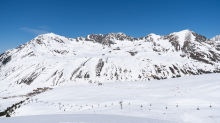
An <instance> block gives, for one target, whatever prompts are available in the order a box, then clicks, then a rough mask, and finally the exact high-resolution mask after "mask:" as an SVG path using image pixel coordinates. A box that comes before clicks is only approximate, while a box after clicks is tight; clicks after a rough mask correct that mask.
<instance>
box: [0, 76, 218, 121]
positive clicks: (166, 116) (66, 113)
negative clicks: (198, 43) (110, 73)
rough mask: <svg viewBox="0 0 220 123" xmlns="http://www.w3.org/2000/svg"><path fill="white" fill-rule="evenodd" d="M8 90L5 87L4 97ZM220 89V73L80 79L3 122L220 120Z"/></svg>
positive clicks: (24, 89)
mask: <svg viewBox="0 0 220 123" xmlns="http://www.w3.org/2000/svg"><path fill="white" fill-rule="evenodd" d="M37 86H38V84H34V83H33V84H31V85H26V86H25V85H24V86H23V87H22V88H20V87H19V86H17V87H14V88H15V90H16V89H17V90H19V93H20V94H22V93H27V92H30V91H32V89H33V88H36V87H37ZM8 93H10V92H2V93H0V97H4V96H7V95H8ZM11 93H13V94H16V93H14V92H13V91H12V92H11ZM219 93H220V76H219V74H218V73H215V74H203V75H196V76H188V77H181V78H171V79H165V80H153V81H130V82H129V81H126V82H103V85H100V86H98V85H97V83H91V84H88V83H85V82H84V83H83V82H76V83H72V84H68V85H64V86H57V87H55V88H54V89H53V90H49V91H46V92H43V93H41V94H38V95H36V96H33V97H32V98H30V99H28V100H26V101H25V103H24V104H22V105H21V107H20V108H17V109H16V110H15V112H14V113H13V114H12V115H11V116H12V118H5V117H1V118H0V122H4V123H7V122H13V121H15V120H19V121H22V122H30V121H32V120H33V119H35V120H36V121H35V122H38V121H39V122H40V121H41V120H40V119H42V121H45V122H46V121H50V122H51V123H58V122H95V123H97V122H134V121H138V122H159V123H164V122H167V123H169V122H174V123H218V122H220V95H219ZM25 99H26V97H23V98H22V97H16V98H9V99H4V100H3V99H1V100H0V101H1V105H2V107H4V106H6V105H10V103H11V104H13V103H16V102H18V101H20V100H25ZM32 99H33V100H32ZM36 99H38V100H37V101H36ZM120 101H122V107H121V105H120V104H119V102H120ZM59 103H60V104H59ZM210 103H211V106H212V107H211V108H210ZM150 105H151V106H150ZM177 105H178V107H177ZM141 106H142V107H141ZM198 106H199V110H197V108H198ZM166 107H167V109H166ZM1 109H2V108H1ZM29 116H31V117H29ZM84 118H85V119H84ZM103 118H104V119H103ZM50 119H51V120H50ZM88 119H90V120H88ZM113 119H114V120H113ZM128 119H129V120H128Z"/></svg>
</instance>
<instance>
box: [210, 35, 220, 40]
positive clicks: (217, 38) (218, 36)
mask: <svg viewBox="0 0 220 123" xmlns="http://www.w3.org/2000/svg"><path fill="white" fill-rule="evenodd" d="M211 40H212V41H220V35H217V36H215V37H213V38H211Z"/></svg>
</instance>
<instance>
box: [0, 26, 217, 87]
mask: <svg viewBox="0 0 220 123" xmlns="http://www.w3.org/2000/svg"><path fill="white" fill-rule="evenodd" d="M219 42H220V40H219V36H216V37H214V38H212V39H206V37H205V36H202V35H199V34H197V33H195V32H192V31H190V30H183V31H180V32H174V33H171V34H168V35H165V36H159V35H155V34H149V35H147V36H145V37H141V38H133V37H131V36H127V35H125V34H124V33H109V34H105V35H102V34H91V35H88V36H86V37H85V38H83V37H77V38H76V39H72V38H68V37H64V36H59V35H55V34H53V33H49V34H44V35H39V36H37V37H36V38H34V39H33V40H31V41H29V42H27V43H25V44H23V45H21V46H19V47H18V48H16V49H11V50H8V51H6V52H5V53H3V54H1V55H0V80H1V81H2V82H11V83H16V84H20V83H25V84H32V83H48V85H50V86H59V85H62V84H66V83H70V82H77V81H88V82H90V83H91V82H95V81H136V80H143V81H145V80H152V79H157V80H159V79H166V78H173V77H181V76H189V75H197V74H202V73H211V72H219V69H220V67H219V64H220V63H219V61H220V43H219Z"/></svg>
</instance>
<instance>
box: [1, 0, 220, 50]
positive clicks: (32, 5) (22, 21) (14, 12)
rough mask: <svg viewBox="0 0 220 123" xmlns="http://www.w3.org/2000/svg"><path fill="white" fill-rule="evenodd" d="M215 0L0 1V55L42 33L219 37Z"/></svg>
mask: <svg viewBox="0 0 220 123" xmlns="http://www.w3.org/2000/svg"><path fill="white" fill-rule="evenodd" d="M219 5H220V0H0V53H3V52H4V51H6V50H8V49H12V48H16V47H18V46H19V45H20V44H24V43H26V42H28V41H30V40H31V39H33V38H34V37H36V36H37V35H39V34H42V33H48V32H53V33H55V34H59V35H62V36H66V37H70V38H76V37H79V36H83V37H85V36H86V35H88V34H107V33H111V32H123V33H125V34H127V35H130V36H132V37H137V38H138V37H142V36H146V35H147V34H150V33H155V34H158V35H166V34H169V33H172V32H178V31H181V30H185V29H190V30H192V31H194V32H196V33H198V34H201V35H204V36H206V37H207V38H212V37H214V36H216V35H219V34H220V14H219V13H220V7H219Z"/></svg>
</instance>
